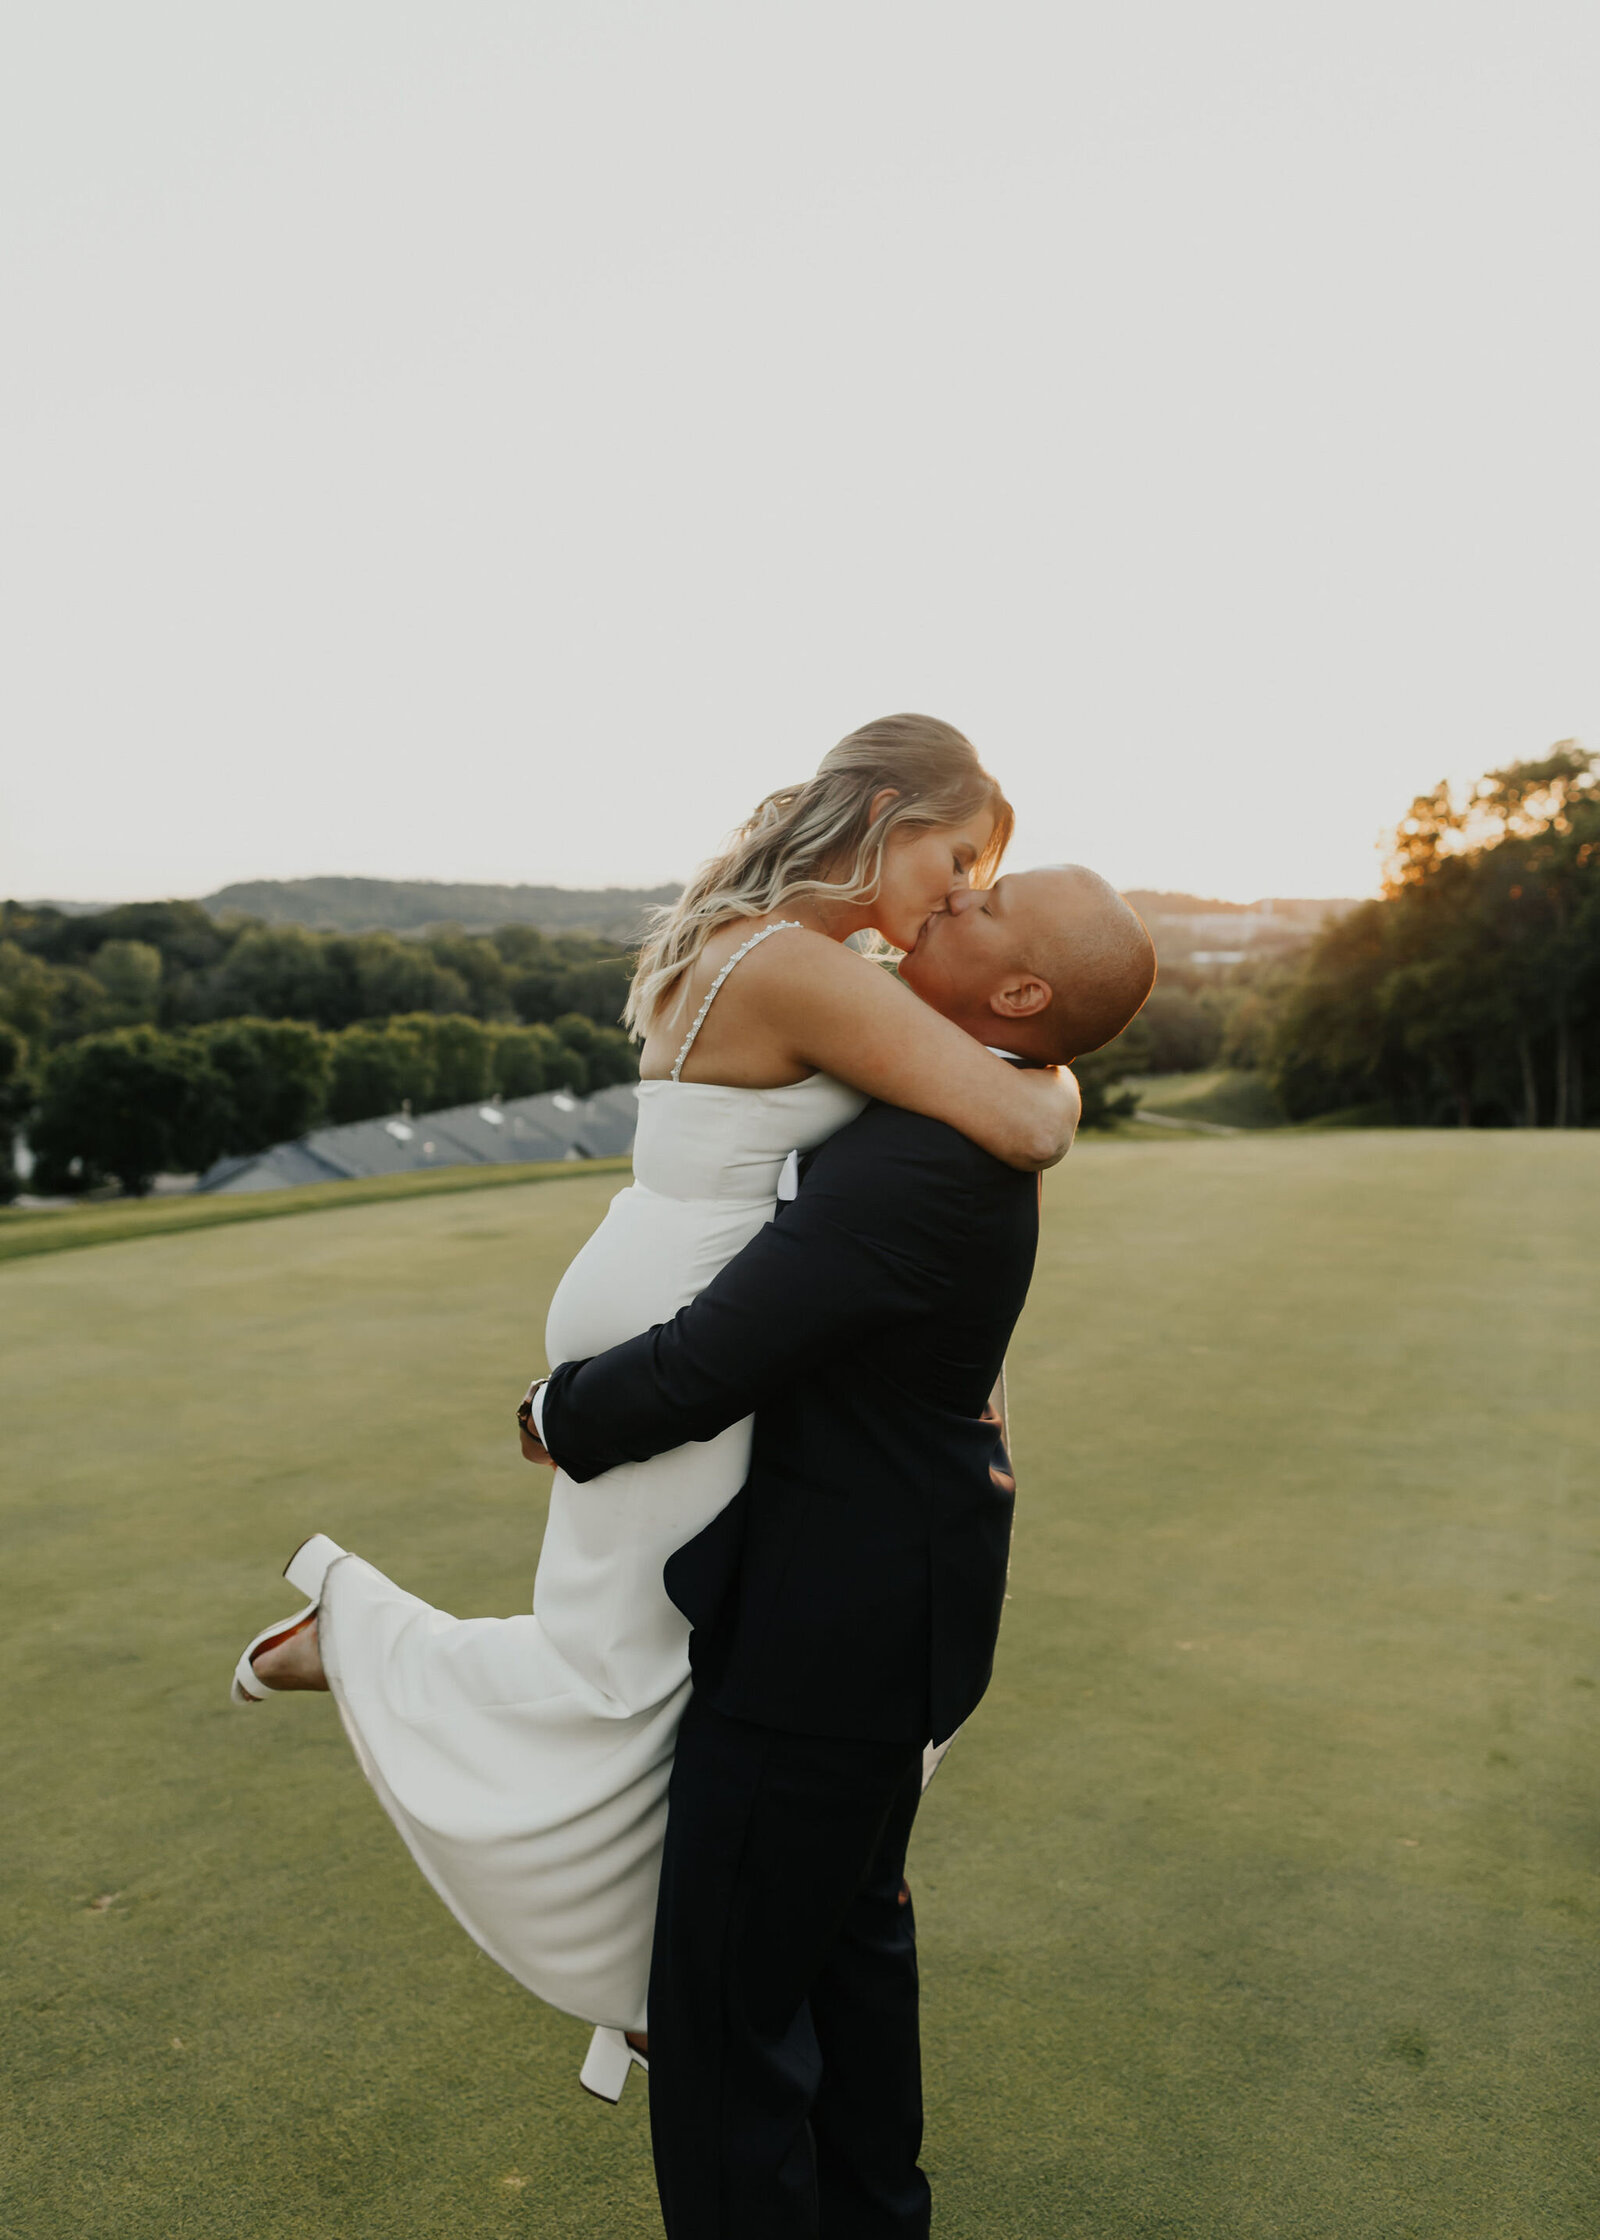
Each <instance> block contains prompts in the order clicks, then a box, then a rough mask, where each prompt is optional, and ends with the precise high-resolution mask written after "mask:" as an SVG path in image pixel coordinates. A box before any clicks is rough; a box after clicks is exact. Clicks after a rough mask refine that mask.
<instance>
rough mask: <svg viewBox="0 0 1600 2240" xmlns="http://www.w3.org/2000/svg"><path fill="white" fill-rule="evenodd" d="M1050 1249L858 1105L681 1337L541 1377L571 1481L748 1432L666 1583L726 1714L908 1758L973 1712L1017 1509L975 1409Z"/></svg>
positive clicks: (949, 1132)
mask: <svg viewBox="0 0 1600 2240" xmlns="http://www.w3.org/2000/svg"><path fill="white" fill-rule="evenodd" d="M1038 1226H1039V1190H1038V1181H1037V1177H1035V1176H1034V1175H1031V1174H1019V1173H1017V1172H1016V1171H1015V1170H1014V1169H1013V1168H1011V1167H1007V1166H1005V1165H1003V1164H1002V1163H1001V1162H1000V1161H999V1160H998V1159H993V1158H991V1157H990V1156H989V1154H988V1153H987V1152H985V1151H981V1150H979V1148H978V1147H977V1145H975V1144H973V1143H970V1142H969V1141H968V1140H967V1138H966V1137H965V1136H962V1135H958V1134H957V1133H956V1131H955V1130H954V1129H953V1128H949V1127H946V1126H945V1125H944V1124H943V1123H942V1122H940V1121H937V1120H929V1119H926V1118H924V1117H923V1116H922V1115H920V1114H918V1113H912V1112H905V1111H902V1110H900V1109H899V1108H898V1107H897V1106H894V1105H884V1104H871V1105H868V1106H867V1108H866V1109H865V1111H863V1112H862V1113H861V1114H860V1115H859V1117H858V1118H857V1119H855V1120H853V1121H851V1122H850V1123H849V1125H848V1126H846V1127H844V1128H841V1129H840V1130H839V1131H838V1133H837V1134H836V1135H833V1136H831V1137H830V1138H829V1139H828V1141H827V1142H826V1143H824V1144H823V1145H822V1146H821V1147H820V1148H819V1149H818V1150H817V1151H816V1152H815V1154H814V1155H813V1156H812V1158H811V1159H810V1160H809V1161H808V1162H807V1163H806V1167H805V1170H804V1175H803V1179H802V1182H801V1186H800V1191H799V1194H798V1196H797V1197H796V1198H795V1199H794V1200H793V1201H792V1202H791V1203H788V1204H783V1205H780V1206H779V1208H778V1212H777V1214H776V1216H775V1218H774V1219H773V1220H772V1221H771V1222H769V1223H768V1224H767V1226H766V1227H765V1228H764V1229H763V1230H762V1231H761V1232H760V1234H759V1235H758V1236H757V1237H755V1238H754V1239H753V1241H752V1242H751V1243H750V1244H748V1245H747V1246H746V1247H745V1249H744V1250H743V1251H742V1252H741V1253H739V1254H738V1255H737V1257H736V1258H735V1259H733V1260H732V1261H730V1262H729V1264H728V1265H727V1267H725V1268H724V1269H723V1270H722V1272H721V1273H720V1274H719V1275H718V1276H717V1277H715V1279H714V1280H713V1281H712V1282H711V1283H710V1284H708V1285H707V1286H706V1288H705V1290H704V1291H702V1292H701V1293H700V1295H699V1297H698V1298H696V1299H695V1300H693V1301H692V1302H691V1304H690V1305H688V1306H687V1307H685V1308H684V1309H683V1310H682V1312H681V1313H679V1314H677V1315H675V1316H674V1317H673V1319H672V1321H671V1322H667V1323H661V1324H658V1325H657V1326H656V1328H654V1329H653V1330H648V1331H646V1332H645V1333H644V1334H643V1335H642V1336H640V1337H637V1338H632V1339H629V1340H628V1341H627V1342H626V1343H625V1344H623V1345H619V1346H613V1347H612V1348H611V1349H610V1351H609V1352H606V1353H602V1354H598V1355H596V1356H595V1357H594V1358H593V1359H591V1360H588V1361H569V1362H564V1363H562V1364H561V1366H560V1367H559V1368H557V1369H556V1371H555V1372H554V1374H553V1375H552V1377H551V1379H550V1382H549V1384H548V1386H547V1388H546V1391H545V1396H544V1402H543V1420H544V1432H545V1444H546V1446H547V1448H548V1449H549V1451H550V1453H551V1454H552V1455H553V1456H554V1457H555V1459H556V1461H557V1462H558V1463H559V1465H560V1466H561V1468H562V1469H563V1470H565V1471H566V1473H567V1475H568V1476H569V1477H571V1478H574V1479H577V1480H579V1481H582V1480H585V1479H589V1478H593V1477H597V1476H599V1475H600V1473H601V1472H603V1471H606V1470H610V1469H614V1468H615V1467H616V1465H617V1464H618V1463H621V1462H640V1461H644V1460H647V1459H648V1458H649V1457H650V1456H651V1455H656V1454H660V1453H662V1452H664V1451H665V1450H666V1449H668V1448H671V1447H678V1446H682V1445H683V1444H684V1443H685V1442H686V1441H688V1440H692V1439H709V1438H712V1437H714V1436H715V1434H716V1433H717V1432H719V1431H722V1430H724V1429H725V1428H726V1427H727V1426H728V1425H729V1424H731V1423H736V1422H737V1421H739V1419H740V1418H741V1417H743V1416H747V1415H752V1414H753V1415H754V1417H755V1427H754V1440H753V1446H752V1451H751V1457H750V1471H749V1476H748V1477H747V1479H746V1481H745V1484H744V1486H743V1488H742V1489H741V1491H740V1492H739V1494H738V1495H737V1496H736V1497H735V1499H734V1500H733V1502H732V1503H731V1504H730V1505H729V1506H728V1507H727V1508H726V1509H724V1510H723V1511H722V1513H721V1515H720V1516H718V1517H717V1518H716V1519H715V1520H714V1521H713V1522H712V1523H711V1524H710V1525H709V1526H707V1528H706V1530H705V1531H704V1532H702V1533H700V1534H699V1535H698V1536H697V1537H696V1538H695V1539H694V1540H691V1541H690V1542H689V1543H688V1545H687V1546H686V1547H684V1548H681V1549H680V1550H679V1551H678V1552H677V1554H676V1555H674V1556H673V1557H672V1558H671V1559H670V1560H669V1562H668V1564H667V1567H666V1574H665V1577H666V1585H667V1591H668V1593H669V1594H670V1595H671V1597H672V1599H673V1601H674V1602H675V1603H676V1604H677V1606H678V1607H679V1609H680V1610H682V1611H683V1613H684V1615H685V1616H686V1617H687V1618H688V1619H689V1620H690V1622H691V1624H692V1626H693V1628H694V1632H693V1636H692V1640H691V1645H690V1646H691V1657H692V1661H693V1665H694V1671H695V1683H696V1686H697V1688H699V1689H700V1690H701V1691H702V1692H703V1693H705V1694H706V1695H708V1696H709V1698H710V1700H711V1701H712V1702H713V1703H714V1704H715V1705H716V1706H717V1708H718V1709H719V1710H722V1711H724V1712H727V1713H729V1714H730V1715H731V1716H733V1717H736V1718H745V1719H751V1720H756V1721H759V1722H761V1723H763V1724H765V1725H769V1726H776V1727H782V1728H786V1729H789V1730H792V1731H798V1732H801V1733H808V1734H822V1735H842V1736H859V1737H863V1738H868V1739H875V1740H882V1741H905V1742H907V1743H920V1742H924V1741H927V1740H928V1739H930V1738H931V1739H932V1740H934V1741H942V1740H943V1739H944V1738H945V1736H946V1735H949V1734H951V1733H953V1732H954V1730H955V1729H956V1728H957V1727H958V1726H959V1725H960V1724H961V1722H962V1720H963V1719H965V1718H966V1717H967V1715H968V1713H969V1712H970V1711H971V1710H972V1708H973V1706H974V1705H975V1704H976V1703H977V1701H978V1699H979V1697H980V1696H981V1695H982V1694H983V1691H984V1689H985V1688H986V1687H987V1685H988V1682H989V1675H990V1672H991V1670H992V1667H993V1662H994V1646H995V1637H996V1634H997V1632H998V1629H999V1624H1000V1609H1001V1604H1002V1602H1003V1601H1004V1598H1005V1585H1006V1570H1007V1564H1008V1560H1009V1555H1010V1545H1011V1516H1012V1506H1013V1486H1012V1476H1011V1465H1010V1461H1009V1458H1008V1457H1007V1455H1006V1452H1005V1448H1004V1446H1003V1444H1002V1439H1001V1428H1000V1424H999V1422H998V1419H997V1418H996V1417H995V1416H994V1414H993V1413H992V1412H991V1411H990V1409H989V1406H988V1402H989V1396H990V1393H991V1392H992V1390H993V1388H994V1384H995V1380H996V1378H997V1377H998V1375H999V1372H1000V1367H1001V1363H1002V1362H1003V1360H1004V1358H1005V1350H1006V1345H1007V1342H1008V1340H1009V1339H1010V1336H1011V1331H1012V1327H1013V1325H1014V1324H1015V1322H1016V1319H1017V1316H1018V1315H1019V1313H1020V1312H1021V1310H1022V1304H1023V1300H1024V1298H1025V1297H1026V1295H1027V1289H1028V1282H1029V1278H1030V1277H1031V1275H1032V1272H1033V1262H1034V1254H1035V1250H1036V1247H1037V1243H1038Z"/></svg>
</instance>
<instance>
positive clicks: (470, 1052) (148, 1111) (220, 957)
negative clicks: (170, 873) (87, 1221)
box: [0, 902, 638, 1196]
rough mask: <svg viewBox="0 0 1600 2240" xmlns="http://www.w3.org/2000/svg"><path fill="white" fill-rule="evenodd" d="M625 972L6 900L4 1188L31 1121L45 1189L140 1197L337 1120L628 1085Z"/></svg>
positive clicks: (202, 919)
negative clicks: (114, 1190)
mask: <svg viewBox="0 0 1600 2240" xmlns="http://www.w3.org/2000/svg"><path fill="white" fill-rule="evenodd" d="M631 970H632V967H631V960H630V959H629V957H628V956H627V954H626V952H625V951H623V950H622V949H620V948H619V947H618V946H617V945H616V944H615V943H614V942H610V941H606V940H603V939H601V938H599V937H597V936H594V935H588V934H576V933H575V934H557V935H548V934H545V933H542V932H540V931H539V930H538V929H537V928H535V927H533V926H501V927H498V928H496V930H495V931H494V933H493V934H491V935H489V936H487V937H484V936H475V935H466V934H461V933H456V932H452V931H449V930H444V931H436V932H433V933H430V934H428V935H427V936H425V937H424V938H422V939H420V940H401V939H399V938H397V937H396V936H395V935H393V934H387V933H369V934H359V935H345V934H323V933H317V932H313V931H311V930H309V929H307V928H305V927H301V926H260V925H250V924H218V923H216V922H215V921H213V920H212V919H211V918H209V917H208V916H207V915H206V913H205V911H204V910H202V909H200V908H199V906H198V905H197V904H194V903H183V902H175V903H130V904H126V905H124V906H121V907H119V908H117V909H113V910H106V911H101V912H96V913H93V914H87V915H83V916H69V915H67V914H65V913H63V912H60V911H55V910H29V909H24V908H21V907H19V906H18V905H16V904H14V903H7V904H5V905H3V906H0V1192H3V1193H4V1195H6V1196H10V1195H12V1194H14V1192H15V1188H16V1182H15V1176H14V1171H13V1162H12V1157H11V1146H12V1142H13V1140H14V1136H15V1133H16V1131H17V1130H18V1129H19V1128H20V1127H23V1126H26V1128H27V1131H28V1138H29V1143H30V1146H31V1148H32V1149H33V1150H34V1152H35V1154H36V1156H37V1158H38V1161H39V1167H38V1175H37V1181H36V1184H35V1187H37V1188H40V1189H46V1190H50V1191H66V1190H73V1189H86V1188H91V1187H94V1186H95V1185H97V1184H101V1183H104V1182H106V1181H109V1180H111V1179H112V1178H115V1179H117V1180H119V1181H120V1182H121V1183H122V1184H123V1186H124V1187H125V1188H127V1189H130V1190H134V1191H140V1190H143V1189H146V1188H148V1186H149V1182H150V1179H151V1177H152V1176H154V1175H156V1174H159V1173H163V1172H192V1171H194V1170H195V1169H197V1168H200V1167H203V1166H205V1165H208V1164H209V1163H210V1161H211V1160H212V1159H214V1158H216V1157H218V1156H220V1155H221V1154H223V1153H226V1152H248V1151H255V1150H260V1149H263V1148H264V1147H265V1146H266V1145H268V1144H270V1143H277V1142H281V1141H283V1140H285V1139H286V1138H289V1137H293V1136H296V1135H300V1134H303V1133H304V1132H305V1131H306V1130H307V1129H308V1128H312V1127H316V1126H318V1125H320V1124H322V1123H323V1122H324V1121H334V1122H338V1121H345V1120H360V1119H370V1118H373V1117H376V1116H377V1115H378V1114H380V1113H385V1112H392V1111H396V1110H398V1109H399V1108H400V1106H401V1105H403V1104H406V1103H409V1104H410V1105H411V1106H412V1108H413V1110H415V1111H419V1112H421V1111H428V1110H430V1109H434V1108H437V1107H439V1106H443V1105H449V1104H461V1103H466V1102H469V1101H470V1100H472V1099H474V1098H477V1097H486V1096H489V1095H492V1094H496V1093H498V1094H501V1095H504V1096H529V1095H533V1094H536V1093H537V1092H539V1091H540V1090H544V1089H554V1088H568V1089H572V1090H574V1091H576V1092H578V1093H579V1094H583V1093H586V1092H587V1091H589V1090H591V1089H597V1088H603V1087H605V1086H606V1085H607V1084H609V1083H611V1082H614V1081H624V1080H631V1079H633V1078H634V1077H635V1076H636V1074H637V1071H638V1065H637V1059H636V1056H635V1053H634V1049H633V1045H632V1044H631V1043H630V1042H629V1040H628V1038H627V1037H626V1036H625V1035H624V1034H623V1033H622V1031H621V1029H620V1028H619V1027H618V1026H617V1024H616V1021H617V1018H618V1016H619V1014H620V1012H621V1010H622V1005H623V1001H624V999H625V997H626V994H627V988H628V982H629V979H630V976H631Z"/></svg>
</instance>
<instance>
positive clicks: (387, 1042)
mask: <svg viewBox="0 0 1600 2240" xmlns="http://www.w3.org/2000/svg"><path fill="white" fill-rule="evenodd" d="M428 1024H429V1025H430V1026H431V1024H432V1022H431V1021H429V1022H428ZM332 1055H333V1065H332V1071H331V1073H330V1076H329V1081H328V1117H329V1119H330V1120H332V1121H334V1122H335V1123H336V1124H343V1123H344V1122H347V1121H351V1120H376V1119H379V1118H380V1117H381V1116H382V1115H383V1114H384V1113H386V1112H398V1111H399V1110H400V1108H401V1106H402V1105H409V1106H410V1108H411V1110H412V1111H413V1112H427V1111H429V1110H431V1109H432V1106H433V1101H434V1098H433V1078H434V1076H433V1049H432V1043H431V1039H430V1037H429V1035H428V1034H427V1032H426V1030H423V1031H419V1030H418V1028H417V1025H416V1023H415V1022H414V1021H410V1020H408V1021H405V1022H403V1023H402V1022H400V1021H398V1020H389V1021H388V1022H386V1023H385V1024H383V1025H376V1024H365V1025H360V1026H354V1027H346V1028H345V1030H344V1032H343V1034H340V1035H336V1036H335V1037H334V1038H333V1053H332Z"/></svg>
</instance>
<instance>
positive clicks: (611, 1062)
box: [553, 1011, 639, 1095]
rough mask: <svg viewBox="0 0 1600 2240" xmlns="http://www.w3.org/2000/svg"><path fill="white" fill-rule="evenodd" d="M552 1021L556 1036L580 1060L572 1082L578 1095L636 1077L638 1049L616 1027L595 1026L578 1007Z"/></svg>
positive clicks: (637, 1071)
mask: <svg viewBox="0 0 1600 2240" xmlns="http://www.w3.org/2000/svg"><path fill="white" fill-rule="evenodd" d="M553 1024H554V1029H555V1033H556V1036H557V1039H558V1040H559V1041H560V1042H562V1043H563V1044H565V1046H566V1048H567V1049H568V1050H570V1051H571V1052H572V1053H573V1055H574V1056H575V1057H576V1058H577V1059H578V1060H579V1061H580V1063H581V1066H582V1078H581V1079H580V1080H578V1081H576V1082H574V1083H573V1084H572V1086H573V1087H574V1088H575V1089H576V1090H577V1091H578V1093H579V1094H580V1095H586V1094H588V1093H589V1092H591V1091H592V1090H595V1089H607V1088H610V1087H611V1085H612V1083H613V1082H617V1081H637V1080H638V1078H639V1055H638V1052H637V1051H636V1050H635V1048H634V1046H633V1044H632V1043H631V1042H630V1041H629V1040H628V1037H627V1036H626V1035H625V1034H624V1033H623V1032H622V1030H621V1028H620V1027H597V1026H596V1025H595V1023H594V1021H593V1020H592V1019H586V1018H585V1017H584V1016H583V1014H582V1013H581V1012H578V1011H569V1012H567V1013H566V1014H565V1015H564V1016H563V1017H562V1018H559V1019H557V1020H555V1021H554V1022H553Z"/></svg>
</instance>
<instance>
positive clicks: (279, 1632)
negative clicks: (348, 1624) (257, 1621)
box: [231, 1532, 344, 1703]
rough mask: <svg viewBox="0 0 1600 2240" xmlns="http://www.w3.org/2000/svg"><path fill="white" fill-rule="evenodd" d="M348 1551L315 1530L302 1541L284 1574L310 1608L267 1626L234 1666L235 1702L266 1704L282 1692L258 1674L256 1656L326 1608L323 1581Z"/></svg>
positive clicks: (233, 1694)
mask: <svg viewBox="0 0 1600 2240" xmlns="http://www.w3.org/2000/svg"><path fill="white" fill-rule="evenodd" d="M343 1554H344V1550H343V1548H341V1547H340V1545H339V1543H338V1541H337V1540H330V1539H329V1538H328V1535H327V1534H326V1533H325V1532H314V1533H313V1534H312V1535H311V1538H310V1539H309V1540H302V1541H301V1543H300V1545H299V1547H298V1548H296V1550H295V1552H294V1554H293V1555H292V1556H291V1557H290V1558H289V1560H288V1562H287V1563H286V1564H285V1565H284V1567H283V1575H284V1577H285V1578H286V1579H287V1580H288V1582H289V1584H290V1586H291V1587H298V1588H299V1589H300V1592H301V1593H302V1594H303V1595H305V1596H306V1597H307V1598H308V1599H307V1603H306V1607H305V1608H304V1609H303V1610H301V1611H297V1612H296V1614H295V1616H294V1617H292V1618H278V1619H276V1620H275V1621H274V1622H273V1624H271V1625H270V1626H263V1628H262V1629H261V1631H260V1632H259V1633H258V1634H257V1635H256V1637H255V1639H254V1641H252V1642H251V1643H250V1644H249V1646H248V1647H247V1648H246V1650H245V1653H244V1655H243V1656H242V1657H241V1658H240V1659H239V1662H238V1663H237V1664H236V1665H235V1666H234V1670H233V1688H232V1691H231V1694H232V1700H233V1701H234V1702H235V1703H265V1702H266V1700H267V1698H268V1696H275V1695H281V1694H282V1693H283V1690H282V1689H281V1688H269V1687H268V1686H267V1684H266V1682H265V1681H264V1680H260V1679H258V1678H257V1677H256V1669H255V1664H254V1661H253V1660H254V1659H255V1657H256V1656H257V1655H258V1654H259V1653H260V1651H261V1650H263V1649H269V1648H271V1646H272V1644H273V1643H274V1642H275V1641H282V1640H283V1639H284V1638H285V1636H286V1635H288V1634H291V1633H293V1632H294V1630H295V1628H296V1627H297V1626H303V1625H304V1624H305V1622H306V1620H307V1618H314V1617H315V1616H316V1614H317V1612H318V1610H319V1609H320V1608H321V1607H322V1584H323V1581H324V1580H325V1579H326V1578H327V1576H328V1566H329V1564H330V1563H332V1562H333V1561H334V1560H335V1558H336V1557H338V1556H342V1555H343Z"/></svg>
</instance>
